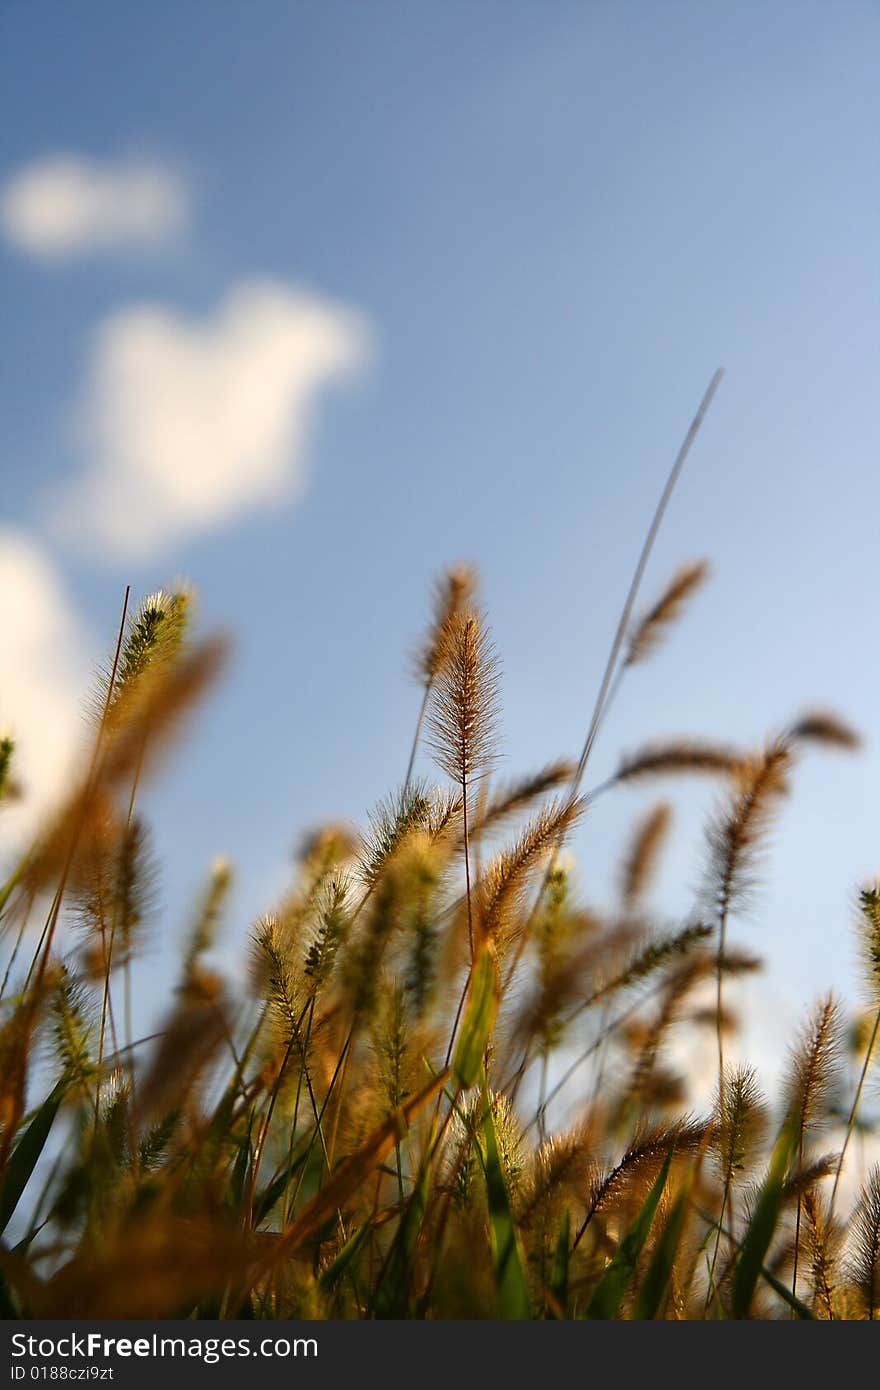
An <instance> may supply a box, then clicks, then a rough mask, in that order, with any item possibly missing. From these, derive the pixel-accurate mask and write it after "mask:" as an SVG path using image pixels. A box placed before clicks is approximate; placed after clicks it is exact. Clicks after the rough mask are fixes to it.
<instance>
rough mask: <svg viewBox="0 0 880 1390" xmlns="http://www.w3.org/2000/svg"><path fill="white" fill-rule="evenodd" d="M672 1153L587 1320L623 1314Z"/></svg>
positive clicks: (609, 1269)
mask: <svg viewBox="0 0 880 1390" xmlns="http://www.w3.org/2000/svg"><path fill="white" fill-rule="evenodd" d="M672 1153H673V1150H672V1149H670V1150H669V1153H668V1154H667V1155H666V1158H665V1159H664V1162H663V1167H662V1168H661V1169H660V1172H659V1173H658V1174H657V1177H656V1178H655V1180H654V1184H653V1186H652V1188H651V1190H650V1192H649V1193H648V1195H647V1197H646V1198H645V1201H644V1203H643V1205H642V1208H641V1211H640V1212H639V1214H638V1216H637V1217H636V1219H635V1221H634V1223H633V1225H632V1227H631V1229H630V1230H629V1231H628V1232H627V1234H626V1235H625V1236H624V1238H623V1240H622V1241H621V1243H620V1246H619V1248H618V1250H617V1252H616V1254H615V1255H614V1257H613V1259H612V1260H611V1261H610V1263H609V1264H608V1266H607V1268H606V1269H605V1271H604V1273H603V1275H602V1278H601V1279H600V1280H599V1282H598V1284H597V1285H596V1288H595V1289H594V1291H593V1296H592V1298H591V1299H590V1301H589V1303H588V1304H587V1311H586V1317H588V1318H616V1317H617V1315H618V1313H619V1312H620V1305H621V1303H622V1302H623V1297H624V1294H625V1293H626V1291H627V1289H628V1288H629V1285H630V1282H631V1280H632V1277H633V1275H634V1274H635V1272H636V1265H637V1263H638V1259H639V1255H640V1254H641V1253H642V1250H643V1249H644V1245H645V1241H646V1240H647V1239H648V1236H649V1234H650V1231H651V1227H652V1225H653V1224H654V1217H655V1216H656V1214H657V1208H658V1206H659V1205H660V1198H661V1197H662V1196H663V1189H664V1188H665V1186H666V1180H667V1178H668V1177H669V1168H670V1165H671V1163H672Z"/></svg>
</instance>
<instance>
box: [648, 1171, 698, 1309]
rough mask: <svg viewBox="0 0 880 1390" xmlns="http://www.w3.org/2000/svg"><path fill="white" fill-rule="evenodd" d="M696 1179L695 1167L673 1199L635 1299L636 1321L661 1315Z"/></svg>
mask: <svg viewBox="0 0 880 1390" xmlns="http://www.w3.org/2000/svg"><path fill="white" fill-rule="evenodd" d="M695 1176H696V1165H694V1166H693V1167H691V1169H690V1171H689V1172H688V1175H687V1177H686V1178H685V1181H684V1183H683V1184H682V1189H681V1192H680V1193H679V1195H678V1197H677V1198H676V1200H675V1204H674V1206H673V1208H672V1211H671V1212H670V1213H669V1219H668V1220H667V1222H666V1225H665V1226H664V1228H663V1234H662V1235H661V1237H660V1239H659V1240H658V1242H657V1249H656V1250H655V1251H654V1255H653V1258H652V1259H651V1263H650V1264H649V1266H648V1270H647V1273H646V1275H645V1278H644V1280H643V1282H642V1287H641V1288H640V1289H639V1293H638V1297H637V1298H636V1303H635V1308H634V1310H633V1317H634V1318H638V1319H643V1318H656V1317H659V1316H660V1315H661V1314H662V1312H663V1307H664V1305H665V1303H666V1295H667V1290H668V1288H669V1283H670V1280H671V1278H672V1271H673V1269H674V1268H675V1260H676V1256H677V1255H678V1247H679V1245H680V1244H681V1238H682V1236H683V1235H684V1229H685V1225H686V1224H687V1216H688V1207H689V1205H690V1200H691V1188H692V1187H693V1184H694V1178H695Z"/></svg>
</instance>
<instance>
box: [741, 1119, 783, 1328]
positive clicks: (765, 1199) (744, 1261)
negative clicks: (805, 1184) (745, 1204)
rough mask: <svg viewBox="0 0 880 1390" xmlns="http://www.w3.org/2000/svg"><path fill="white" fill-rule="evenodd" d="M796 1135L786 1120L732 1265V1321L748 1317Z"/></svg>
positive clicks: (774, 1228)
mask: <svg viewBox="0 0 880 1390" xmlns="http://www.w3.org/2000/svg"><path fill="white" fill-rule="evenodd" d="M797 1133H798V1130H797V1124H796V1122H795V1121H794V1120H793V1119H788V1120H786V1122H785V1124H784V1125H783V1126H782V1129H781V1130H780V1131H779V1137H778V1139H777V1140H776V1143H775V1145H774V1146H773V1153H772V1155H771V1158H770V1167H769V1169H768V1172H767V1177H766V1178H765V1180H764V1185H763V1187H762V1188H761V1193H760V1196H759V1197H758V1201H757V1204H756V1206H755V1210H754V1212H753V1214H752V1219H751V1221H750V1222H749V1229H748V1230H747V1232H746V1235H745V1239H744V1240H743V1243H742V1246H741V1247H740V1251H739V1255H738V1257H737V1261H736V1269H735V1271H734V1275H733V1298H732V1302H731V1312H732V1315H733V1317H735V1318H746V1317H748V1315H749V1309H750V1308H751V1306H752V1298H753V1297H754V1293H755V1286H756V1284H757V1282H758V1280H759V1278H760V1277H761V1273H762V1271H763V1266H764V1257H765V1255H766V1254H767V1251H768V1249H769V1248H770V1242H771V1240H772V1239H773V1235H774V1232H775V1230H776V1226H777V1224H778V1221H779V1213H780V1211H781V1210H782V1199H783V1195H784V1190H785V1175H786V1173H787V1172H788V1167H789V1164H790V1163H791V1160H792V1157H793V1155H794V1150H795V1146H796V1144H797Z"/></svg>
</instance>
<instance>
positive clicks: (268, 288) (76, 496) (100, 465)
mask: <svg viewBox="0 0 880 1390" xmlns="http://www.w3.org/2000/svg"><path fill="white" fill-rule="evenodd" d="M369 346H370V335H369V332H368V328H367V325H366V323H365V321H364V320H363V318H362V317H361V316H360V315H358V314H356V313H355V312H353V311H352V310H350V309H348V308H345V307H343V306H340V305H336V304H333V303H330V302H328V301H326V300H324V299H322V298H319V297H317V296H316V295H313V294H308V293H305V292H303V291H299V290H293V289H291V288H290V287H288V286H285V285H282V284H277V283H274V282H270V281H255V282H248V283H243V284H239V285H238V286H236V287H234V288H233V289H232V291H231V292H230V293H229V294H228V295H227V297H226V298H225V299H224V300H223V301H222V303H221V304H220V305H219V307H218V308H217V310H216V312H215V313H214V314H213V315H212V316H210V317H208V318H206V319H204V320H202V321H198V320H192V319H189V318H187V317H184V316H183V315H181V314H180V313H179V312H177V311H176V310H174V309H171V308H167V307H163V306H161V305H156V304H140V305H132V306H129V307H126V308H125V309H123V310H121V311H119V312H117V313H115V314H113V315H112V316H110V317H109V318H107V319H105V320H104V322H103V323H102V324H101V325H100V326H99V329H98V331H97V334H96V337H95V340H94V345H93V351H92V357H91V361H90V364H89V368H88V372H87V377H86V383H85V388H84V392H83V397H82V399H81V401H80V426H81V432H82V439H81V443H82V446H83V450H84V456H85V459H86V462H85V465H84V470H83V472H82V473H81V475H80V476H79V477H77V478H75V479H74V480H73V481H72V482H70V483H68V484H66V485H65V486H64V488H63V491H62V495H61V497H60V498H56V500H55V506H54V509H53V519H54V522H55V525H56V529H60V530H61V531H62V532H63V533H65V534H66V535H67V537H68V538H70V539H71V540H73V541H75V542H77V543H79V544H82V543H86V544H87V545H88V546H89V547H91V548H92V550H93V553H101V554H102V555H104V556H106V557H108V558H111V559H113V558H125V559H126V560H127V561H145V560H148V559H153V558H154V557H155V556H157V555H160V554H164V553H166V552H167V551H168V549H169V547H170V546H171V545H172V544H173V543H174V542H176V541H178V540H179V539H180V538H181V537H183V536H186V535H192V534H196V533H199V532H202V531H207V530H211V529H214V528H217V527H219V526H221V525H223V524H224V523H228V522H230V521H232V520H234V519H237V518H238V517H239V516H241V515H242V514H243V513H245V512H247V511H249V510H254V509H256V508H259V507H265V506H268V505H271V504H275V503H277V502H278V501H279V500H282V499H287V500H290V499H292V498H295V497H296V496H297V494H298V493H299V492H300V491H301V489H302V487H303V482H304V460H305V451H306V446H307V442H308V435H309V426H310V422H311V419H312V414H313V409H314V406H315V402H316V398H317V397H318V395H319V393H320V392H321V390H322V389H323V388H324V387H325V386H327V385H328V384H330V383H331V382H333V381H335V380H337V379H339V378H343V377H346V376H349V375H351V374H352V373H354V372H356V371H357V370H358V369H359V368H360V367H361V366H362V365H363V364H364V362H365V361H366V359H367V358H368V355H369Z"/></svg>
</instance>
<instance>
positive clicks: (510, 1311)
mask: <svg viewBox="0 0 880 1390" xmlns="http://www.w3.org/2000/svg"><path fill="white" fill-rule="evenodd" d="M476 1147H477V1152H478V1153H479V1155H480V1159H481V1161H482V1164H483V1171H484V1173H485V1176H486V1193H487V1196H488V1200H489V1222H490V1228H491V1236H492V1255H493V1260H494V1265H495V1288H496V1295H497V1300H498V1304H497V1313H496V1316H497V1317H499V1318H518V1319H522V1318H530V1317H531V1316H532V1306H531V1299H530V1298H529V1286H528V1281H527V1279H526V1272H525V1265H524V1263H523V1258H522V1253H521V1251H520V1248H519V1239H518V1236H517V1232H516V1226H515V1225H514V1221H513V1214H512V1212H511V1210H510V1198H509V1195H508V1191H507V1182H506V1179H505V1177H504V1170H503V1168H502V1166H501V1157H500V1155H499V1152H498V1137H497V1135H496V1133H495V1120H494V1117H493V1115H492V1106H491V1105H490V1103H489V1101H488V1099H487V1100H486V1104H485V1112H484V1114H483V1126H482V1144H478V1145H477V1146H476Z"/></svg>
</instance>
